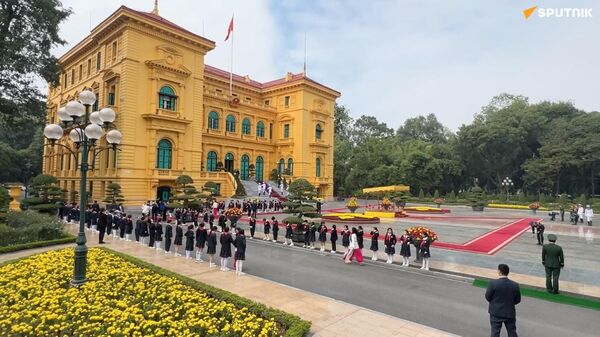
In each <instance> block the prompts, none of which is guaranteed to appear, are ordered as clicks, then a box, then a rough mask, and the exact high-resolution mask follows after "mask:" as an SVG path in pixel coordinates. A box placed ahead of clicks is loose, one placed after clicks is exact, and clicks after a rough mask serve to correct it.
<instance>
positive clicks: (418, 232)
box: [407, 226, 438, 242]
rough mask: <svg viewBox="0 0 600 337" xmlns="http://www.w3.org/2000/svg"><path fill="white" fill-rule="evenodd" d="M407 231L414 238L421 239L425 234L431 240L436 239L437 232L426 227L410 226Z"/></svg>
mask: <svg viewBox="0 0 600 337" xmlns="http://www.w3.org/2000/svg"><path fill="white" fill-rule="evenodd" d="M407 231H408V234H409V235H411V236H412V237H413V238H414V239H415V240H421V238H423V236H424V235H425V234H427V237H429V238H430V239H431V241H432V242H433V241H437V239H438V236H437V234H436V233H435V232H434V231H432V230H431V229H429V228H427V227H422V226H419V227H410V228H408V229H407Z"/></svg>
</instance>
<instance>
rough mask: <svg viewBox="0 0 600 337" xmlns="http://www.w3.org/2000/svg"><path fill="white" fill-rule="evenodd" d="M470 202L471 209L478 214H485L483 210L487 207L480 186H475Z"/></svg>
mask: <svg viewBox="0 0 600 337" xmlns="http://www.w3.org/2000/svg"><path fill="white" fill-rule="evenodd" d="M469 201H470V203H471V208H472V209H473V211H476V212H483V209H484V208H485V206H486V205H487V201H486V200H485V195H484V193H483V189H482V188H481V187H479V186H475V187H473V188H472V189H471V196H470V198H469Z"/></svg>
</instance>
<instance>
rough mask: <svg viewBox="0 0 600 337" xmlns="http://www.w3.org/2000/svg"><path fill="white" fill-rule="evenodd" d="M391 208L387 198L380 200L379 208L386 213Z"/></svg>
mask: <svg viewBox="0 0 600 337" xmlns="http://www.w3.org/2000/svg"><path fill="white" fill-rule="evenodd" d="M392 207H393V205H392V202H391V201H390V199H389V198H388V197H384V198H383V200H381V208H383V209H385V210H386V211H387V210H389V209H391V208H392Z"/></svg>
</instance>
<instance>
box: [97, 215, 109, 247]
mask: <svg viewBox="0 0 600 337" xmlns="http://www.w3.org/2000/svg"><path fill="white" fill-rule="evenodd" d="M99 212H100V214H99V215H98V232H99V235H98V243H104V233H105V232H106V226H107V222H108V219H107V216H106V212H105V211H104V208H100V209H99Z"/></svg>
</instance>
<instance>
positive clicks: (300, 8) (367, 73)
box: [53, 0, 600, 131]
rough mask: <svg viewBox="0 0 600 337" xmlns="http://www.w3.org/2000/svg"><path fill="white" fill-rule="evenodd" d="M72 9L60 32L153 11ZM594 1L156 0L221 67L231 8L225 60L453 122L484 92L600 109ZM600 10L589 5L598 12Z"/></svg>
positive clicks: (68, 35)
mask: <svg viewBox="0 0 600 337" xmlns="http://www.w3.org/2000/svg"><path fill="white" fill-rule="evenodd" d="M62 3H63V5H64V6H65V7H69V8H71V9H72V10H73V14H72V15H71V16H70V17H69V18H68V19H67V20H66V21H65V22H64V23H63V24H62V25H61V27H60V29H61V30H60V33H61V36H62V37H63V39H65V40H66V41H67V44H66V45H64V46H58V47H56V48H54V49H53V53H54V54H55V55H56V56H60V55H62V54H63V53H64V52H66V51H67V50H68V49H69V48H70V47H72V46H73V45H75V44H76V43H77V42H79V41H80V40H81V39H83V38H84V37H85V36H86V35H87V34H88V33H89V30H90V26H91V27H94V26H96V25H97V24H98V23H99V22H100V21H102V20H103V19H105V18H106V17H107V16H109V15H110V14H111V13H112V12H114V11H115V10H116V9H117V8H118V7H119V6H121V5H126V6H128V7H131V8H133V9H136V10H145V11H151V10H152V8H153V5H154V1H153V0H103V1H81V0H63V1H62ZM596 4H598V3H597V2H596V3H594V1H582V0H572V1H532V2H525V1H522V0H521V1H517V0H495V1H460V0H439V1H432V0H415V1H412V0H411V1H409V0H402V1H401V0H396V1H393V0H370V1H364V0H362V1H361V0H319V1H317V0H271V1H267V0H265V1H262V0H219V1H216V0H212V1H208V0H168V1H167V0H160V1H159V14H160V15H161V16H162V17H164V18H166V19H168V20H170V21H173V22H175V23H177V24H178V25H180V26H182V27H184V28H186V29H188V30H190V31H192V32H195V33H197V34H199V35H202V36H205V37H206V38H208V39H211V40H213V41H215V42H216V45H217V46H216V48H215V49H214V50H213V51H211V52H209V54H208V55H207V57H206V60H205V62H206V63H207V64H210V65H213V66H216V67H219V68H222V69H224V70H229V67H230V45H229V42H224V41H223V40H224V38H225V35H226V31H227V26H228V24H229V21H230V20H231V16H232V14H234V15H235V27H234V57H233V64H234V65H233V71H234V73H237V74H240V75H249V76H250V77H251V78H252V79H255V80H257V81H261V82H266V81H269V80H273V79H276V78H281V77H283V76H284V75H285V74H286V73H287V72H288V71H291V72H294V73H298V72H301V71H302V69H303V63H304V52H305V48H304V46H305V43H304V42H305V36H306V60H307V75H308V76H309V77H310V78H312V79H314V80H316V81H318V82H320V83H322V84H324V85H326V86H328V87H331V88H334V89H336V90H337V91H339V92H341V94H342V96H341V97H340V98H339V99H338V103H339V104H342V105H344V106H345V107H346V108H347V109H349V110H350V114H351V115H352V117H354V118H357V117H360V116H361V115H372V116H375V117H377V119H378V120H380V121H383V122H386V123H387V124H388V126H390V127H393V128H394V129H396V128H398V126H400V125H402V123H403V122H404V121H405V120H406V119H407V118H411V117H415V116H418V115H426V114H429V113H433V114H435V115H436V116H437V118H438V119H439V120H440V122H442V123H443V124H444V125H446V126H447V127H448V128H450V129H451V130H454V131H455V130H457V129H458V128H459V127H460V126H461V125H462V124H468V123H470V122H471V121H472V119H473V115H474V114H476V113H478V112H479V111H480V110H481V107H482V106H485V105H486V104H487V103H488V102H489V101H490V100H491V99H492V97H494V96H496V95H498V94H500V93H505V92H506V93H511V94H519V95H524V96H527V97H529V99H530V102H532V103H535V102H539V101H544V100H550V101H570V102H572V103H573V104H574V105H575V106H576V107H578V108H580V109H583V110H586V111H599V110H600V94H599V92H598V88H599V87H598V80H599V79H600V44H599V43H598V35H599V33H600V4H598V5H597V6H594V5H596ZM536 5H537V6H539V8H545V9H548V8H561V7H566V6H569V7H574V8H592V15H593V17H592V18H564V17H563V18H542V17H539V16H537V15H538V13H539V10H538V11H537V12H535V13H534V14H533V15H532V16H531V17H530V18H529V19H528V20H525V18H524V16H523V13H522V11H523V10H524V9H526V8H528V7H532V6H536ZM596 10H597V12H595V11H596Z"/></svg>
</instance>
